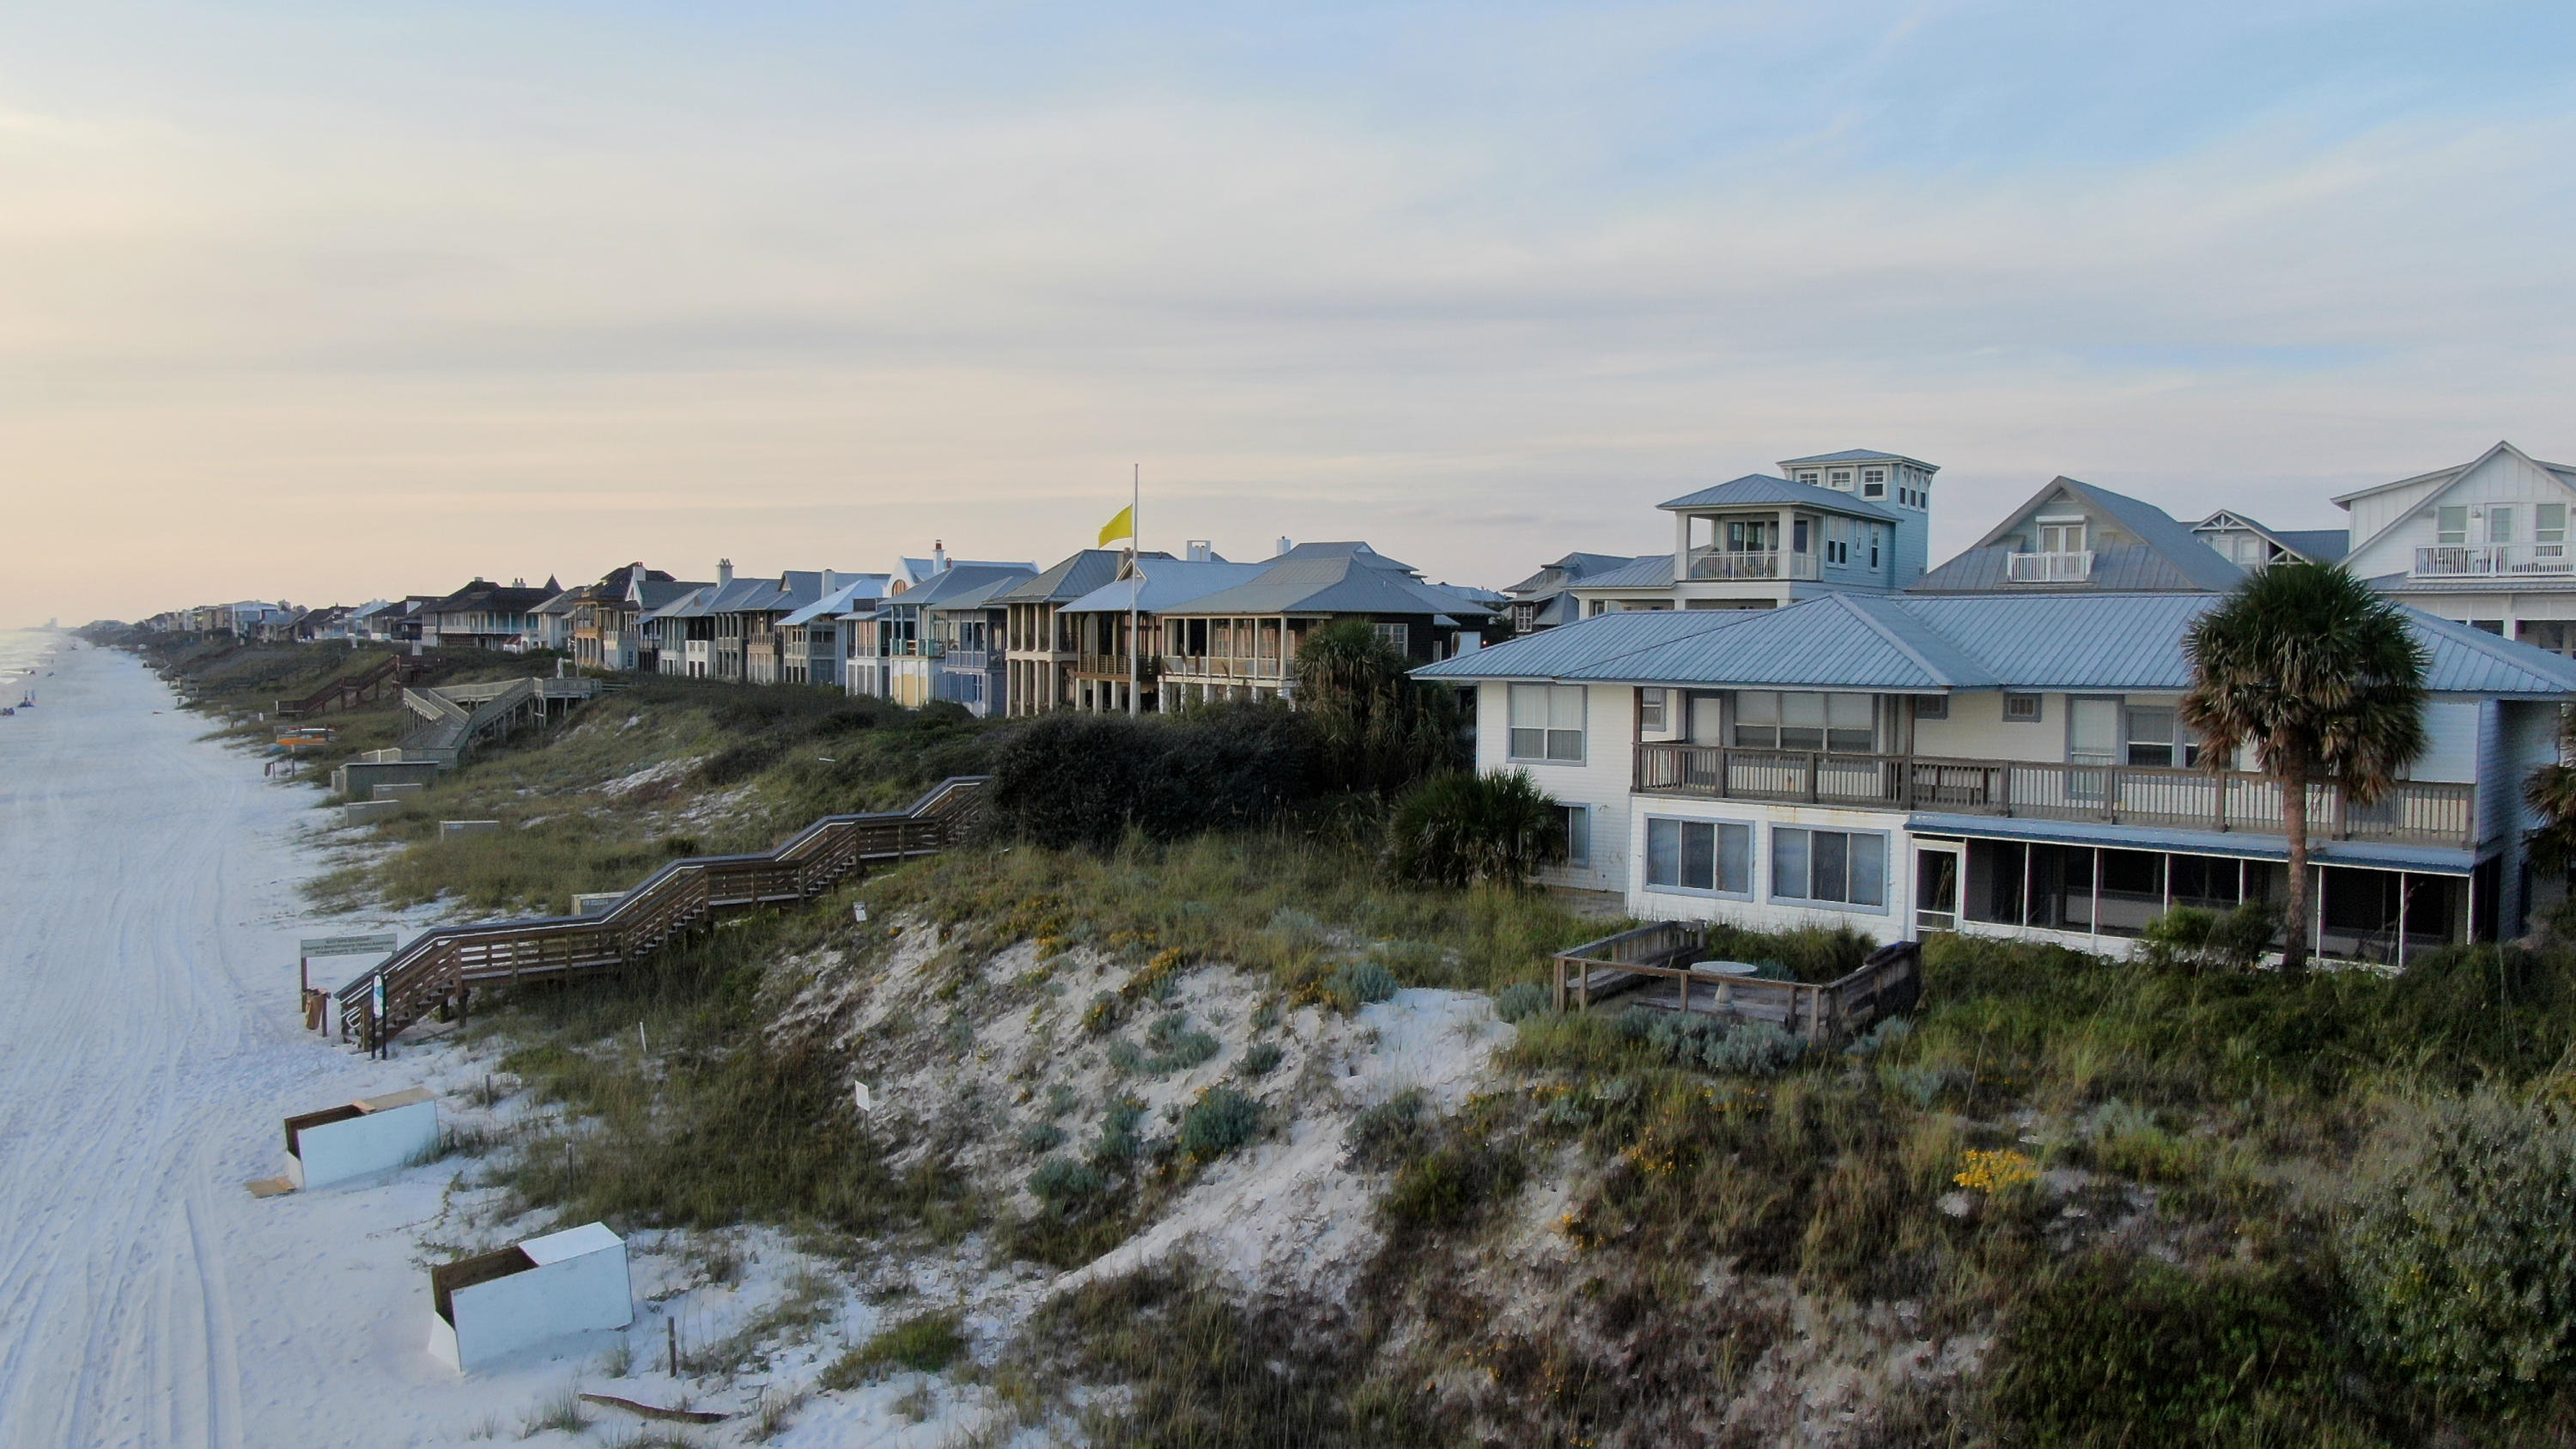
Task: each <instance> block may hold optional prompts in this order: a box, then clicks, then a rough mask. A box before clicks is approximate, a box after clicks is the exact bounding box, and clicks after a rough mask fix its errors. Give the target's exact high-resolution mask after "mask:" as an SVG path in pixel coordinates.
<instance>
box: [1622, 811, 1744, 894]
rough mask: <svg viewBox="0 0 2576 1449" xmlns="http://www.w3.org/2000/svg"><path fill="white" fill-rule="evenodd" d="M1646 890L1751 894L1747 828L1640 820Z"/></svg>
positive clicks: (1714, 822) (1710, 822)
mask: <svg viewBox="0 0 2576 1449" xmlns="http://www.w3.org/2000/svg"><path fill="white" fill-rule="evenodd" d="M1646 886H1647V888H1648V889H1650V890H1667V891H1706V892H1708V893H1710V894H1712V895H1723V896H1750V895H1752V894H1753V827H1751V826H1749V825H1736V824H1732V823H1729V822H1727V821H1723V820H1660V819H1656V818H1654V817H1652V816H1649V817H1647V820H1646Z"/></svg>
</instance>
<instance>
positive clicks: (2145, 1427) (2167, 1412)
mask: <svg viewBox="0 0 2576 1449" xmlns="http://www.w3.org/2000/svg"><path fill="white" fill-rule="evenodd" d="M2330 1313H2331V1305H2329V1304H2325V1303H2320V1302H2318V1301H2316V1295H2315V1294H2314V1293H2313V1292H2312V1291H2311V1290H2309V1289H2308V1288H2307V1287H2306V1286H2305V1285H2303V1284H2301V1283H2298V1282H2296V1281H2292V1280H2286V1279H2282V1278H2279V1277H2276V1276H2272V1275H2268V1274H2261V1273H2254V1272H2247V1271H2243V1270H2233V1269H2229V1270H2219V1271H2215V1272H2209V1273H2192V1272H2187V1271H2185V1270H2183V1269H2180V1268H2174V1267H2169V1266H2167V1265H2165V1264H2163V1263H2160V1262H2156V1261H2154V1260H2152V1259H2138V1258H2130V1257H2125V1256H2118V1255H2112V1254H2106V1253H2097V1254H2093V1255H2090V1256H2087V1257H2084V1258H2080V1259H2077V1260H2076V1261H2075V1262H2073V1263H2071V1264H2069V1265H2068V1266H2066V1267H2065V1268H2063V1269H2061V1270H2060V1271H2058V1272H2057V1273H2055V1274H2053V1275H2052V1276H2050V1277H2048V1278H2046V1279H2044V1280H2042V1281H2041V1282H2040V1283H2039V1284H2038V1285H2036V1286H2035V1287H2033V1288H2032V1289H2031V1290H2030V1291H2029V1292H2027V1293H2026V1294H2024V1295H2023V1296H2022V1297H2021V1299H2020V1300H2019V1301H2018V1302H2016V1303H2014V1304H2013V1305H2012V1306H2011V1308H2010V1309H2009V1311H2008V1312H2007V1313H2006V1315H2005V1317H2004V1321H2003V1324H2002V1327H2001V1329H2000V1330H1999V1332H1998V1334H1997V1336H1996V1339H1995V1346H1994V1350H1993V1355H1992V1357H1991V1358H1990V1359H1989V1375H1990V1376H1989V1387H1990V1394H1991V1403H1992V1405H1993V1408H1994V1410H1995V1413H1996V1416H1997V1417H1998V1418H1999V1419H2001V1420H2002V1421H2003V1422H2004V1423H2006V1424H2008V1425H2011V1426H2012V1427H2013V1428H2014V1429H2015V1430H2016V1431H2018V1432H2017V1437H2015V1438H2014V1439H2012V1440H2009V1441H2008V1442H2022V1443H2032V1444H2067V1445H2088V1446H2092V1445H2099V1446H2104V1449H2108V1446H2113V1445H2119V1446H2126V1449H2150V1446H2160V1445H2172V1446H2176V1449H2183V1446H2199V1445H2207V1444H2214V1443H2239V1442H2245V1443H2309V1442H2314V1441H2315V1437H2316V1436H2314V1435H2313V1434H2309V1433H2302V1432H2299V1430H2300V1428H2301V1427H2302V1423H2301V1421H2302V1419H2303V1417H2304V1416H2305V1415H2306V1414H2307V1413H2309V1412H2311V1411H2312V1410H2313V1408H2314V1406H2316V1405H2319V1404H2330V1402H2331V1400H2332V1398H2333V1396H2334V1368H2333V1364H2332V1360H2331V1356H2330V1351H2329V1349H2328V1348H2327V1346H2326V1345H2325V1344H2324V1343H2323V1342H2321V1341H2320V1340H2319V1339H2318V1337H2317V1336H2316V1335H2317V1330H2316V1328H2315V1327H2314V1325H2315V1324H2317V1323H2320V1322H2322V1321H2324V1320H2325V1319H2326V1318H2327V1317H2328V1316H2329V1315H2330ZM2327 1412H2332V1410H2331V1409H2329V1410H2328V1411H2327Z"/></svg>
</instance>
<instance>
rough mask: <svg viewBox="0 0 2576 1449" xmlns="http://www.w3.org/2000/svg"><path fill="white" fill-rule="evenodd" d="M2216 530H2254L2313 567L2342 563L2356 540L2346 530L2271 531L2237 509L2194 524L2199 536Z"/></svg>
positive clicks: (2194, 531) (2221, 512)
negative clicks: (2321, 564)
mask: <svg viewBox="0 0 2576 1449" xmlns="http://www.w3.org/2000/svg"><path fill="white" fill-rule="evenodd" d="M2214 528H2243V529H2250V530H2251V531H2253V532H2254V533H2257V534H2259V535H2261V536H2262V537H2264V538H2268V539H2270V540H2271V541H2272V542H2274V543H2277V544H2279V545H2280V546H2281V547H2283V548H2286V549H2288V550H2289V551H2290V552H2292V553H2295V554H2297V555H2298V556H2299V557H2301V558H2303V559H2306V560H2308V561H2309V562H2311V563H2335V562H2338V561H2340V560H2341V559H2342V558H2343V556H2344V554H2345V553H2347V552H2349V551H2350V549H2351V546H2352V536H2351V534H2350V533H2349V532H2348V531H2347V530H2344V529H2340V528H2270V527H2266V526H2265V525H2264V523H2263V521H2262V520H2261V519H2258V518H2256V517H2254V516H2253V515H2251V514H2246V513H2239V512H2237V511H2236V510H2235V509H2233V508H2222V509H2219V510H2218V511H2217V512H2215V513H2212V514H2211V515H2209V516H2208V517H2207V518H2204V519H2202V520H2201V521H2200V522H2198V523H2195V524H2193V525H2192V526H2191V531H2192V532H2193V533H2199V532H2201V531H2202V530H2204V529H2214ZM2231 562H2232V560H2231Z"/></svg>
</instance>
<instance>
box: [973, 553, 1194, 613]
mask: <svg viewBox="0 0 2576 1449" xmlns="http://www.w3.org/2000/svg"><path fill="white" fill-rule="evenodd" d="M1137 557H1138V558H1141V559H1144V560H1146V561H1147V562H1149V563H1150V562H1152V561H1154V560H1157V559H1169V558H1170V557H1171V555H1170V554H1167V553H1155V552H1150V551H1149V552H1146V553H1141V554H1138V555H1137ZM1126 559H1127V551H1126V550H1125V549H1123V548H1086V549H1084V550H1082V551H1081V552H1079V553H1077V554H1075V555H1074V556H1073V557H1071V558H1068V559H1065V560H1064V561H1062V562H1061V563H1058V564H1056V565H1055V566H1054V567H1052V568H1049V569H1046V570H1044V571H1042V572H1040V573H1039V574H1038V576H1037V577H1036V578H1033V579H1030V580H1029V581H1028V582H1027V583H1024V584H1021V585H1020V586H1019V587H1017V588H1015V589H1012V590H1011V591H1010V592H1009V593H1008V594H1005V595H1004V596H1003V597H1002V602H1004V603H1009V604H1044V603H1056V602H1061V601H1063V600H1066V599H1079V598H1081V597H1082V596H1083V595H1085V594H1087V593H1090V592H1091V591H1092V590H1094V589H1096V588H1099V587H1100V586H1101V585H1103V584H1105V583H1108V582H1109V581H1110V580H1112V579H1115V578H1116V577H1118V568H1119V565H1121V564H1122V563H1124V562H1125V561H1126Z"/></svg>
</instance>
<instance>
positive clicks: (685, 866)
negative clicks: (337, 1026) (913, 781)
mask: <svg viewBox="0 0 2576 1449" xmlns="http://www.w3.org/2000/svg"><path fill="white" fill-rule="evenodd" d="M991 780H992V777H991V776H989V775H952V776H950V777H949V778H947V779H945V780H942V781H940V782H939V783H938V784H936V785H934V786H932V787H931V788H930V789H929V790H928V791H926V792H924V793H923V794H922V796H921V798H920V799H918V800H915V801H914V802H913V803H912V804H911V805H909V806H907V807H905V808H904V809H901V810H876V811H865V812H860V813H856V814H848V815H826V816H824V817H823V818H821V819H819V820H817V821H815V822H813V823H812V824H810V825H808V826H806V827H805V828H804V829H803V830H800V831H798V832H797V833H796V834H795V835H793V836H791V837H789V838H788V840H787V841H786V842H785V843H784V844H781V845H779V846H777V847H775V848H773V849H770V850H766V851H754V852H747V853H743V854H736V855H697V856H687V857H684V858H682V859H679V860H674V861H670V862H668V863H666V864H664V865H663V866H662V867H661V868H660V869H658V870H656V871H654V872H653V873H652V874H651V875H648V876H646V877H645V878H644V879H643V880H642V881H640V882H638V883H637V884H636V885H635V886H634V887H633V888H631V889H629V890H628V891H627V892H626V894H625V895H624V896H623V897H621V898H620V899H619V900H618V902H617V903H616V904H615V905H613V906H611V907H609V908H608V909H607V910H606V911H603V912H601V913H600V914H598V915H595V916H530V917H524V918H521V919H518V920H510V921H480V922H475V923H473V924H469V925H460V926H433V927H431V928H430V929H428V930H426V931H424V932H422V933H421V934H420V935H418V936H415V937H413V938H412V940H411V941H410V943H409V944H407V945H404V946H401V947H399V948H397V949H396V950H395V951H394V953H393V954H392V955H390V956H387V957H386V958H385V959H384V960H383V961H381V962H378V963H377V964H376V965H375V966H373V967H370V968H369V969H367V970H365V971H362V972H360V973H359V974H358V975H356V976H354V977H352V978H350V979H349V980H348V981H346V982H343V983H342V984H341V986H340V988H339V990H338V991H336V992H334V993H333V1000H335V1001H336V1002H338V1004H339V1013H340V1022H341V1030H342V1033H343V1034H344V1035H350V1036H354V1035H356V1034H357V1033H359V1032H361V1031H362V1030H363V1029H364V1027H365V1025H366V1017H367V1013H368V1012H369V1011H370V1010H372V1009H373V1001H374V983H375V982H376V980H377V979H378V978H380V977H381V978H383V979H384V981H385V995H386V1000H387V1016H388V1018H389V1020H388V1022H387V1023H386V1024H384V1025H383V1027H382V1030H381V1034H380V1036H379V1040H382V1039H383V1038H385V1037H390V1036H392V1035H394V1034H396V1033H399V1032H400V1031H401V1030H402V1029H403V1028H404V1027H406V1026H409V1025H410V1024H411V1023H412V1022H413V1021H416V1020H418V1019H419V1018H418V1017H417V1016H411V1017H399V1016H397V1014H396V1013H395V1011H394V1009H393V1008H394V1004H395V1002H396V1001H397V1000H403V1001H407V1000H408V998H409V997H410V996H411V995H413V994H414V992H413V991H412V989H411V988H412V987H413V986H414V985H415V984H417V983H419V982H421V981H423V980H424V979H430V978H434V977H435V976H436V975H437V971H436V968H437V967H438V966H439V965H440V964H441V962H442V961H443V960H444V958H446V957H449V956H452V955H453V954H455V953H456V951H457V950H458V949H459V948H461V947H463V946H464V945H466V944H468V943H474V942H490V941H504V940H509V939H512V938H519V937H525V938H530V939H535V938H540V937H542V936H545V935H549V934H567V933H580V934H586V935H595V936H616V937H618V938H619V939H618V941H617V950H618V955H619V956H620V957H621V958H622V959H628V960H631V959H633V957H635V956H640V955H643V954H646V953H647V952H650V951H652V950H653V949H655V948H656V947H658V946H659V945H660V944H661V939H655V940H652V941H649V942H644V943H642V944H641V945H640V946H633V947H630V945H629V943H628V942H627V941H626V940H625V939H624V938H623V935H622V928H624V927H626V926H629V925H634V924H639V923H640V922H641V921H642V920H643V919H644V918H646V917H648V916H650V915H651V914H652V913H653V912H654V911H655V909H657V908H658V907H659V906H660V905H661V903H662V901H661V898H662V897H663V896H665V895H670V894H676V893H677V892H676V889H675V885H676V883H679V882H684V881H697V880H700V879H702V878H703V877H704V876H706V875H707V874H708V873H709V872H710V871H712V870H717V869H721V868H723V867H726V866H757V865H794V864H797V863H799V862H800V861H801V860H802V859H803V857H804V856H805V855H806V854H808V853H810V850H811V848H812V846H813V845H814V843H815V842H818V841H821V840H823V839H825V838H827V837H829V836H830V835H832V834H833V833H835V832H837V831H853V832H855V830H856V829H857V828H858V827H860V826H864V825H874V824H896V825H900V824H903V823H905V822H910V821H928V822H932V823H936V824H939V825H941V826H943V827H945V826H947V825H949V824H950V823H951V822H952V821H953V820H954V818H955V817H957V816H958V815H960V814H963V813H965V812H967V811H970V810H972V809H973V808H974V804H975V802H976V801H977V800H978V799H980V797H981V795H982V793H983V791H984V789H985V787H986V786H987V785H989V784H990V783H991ZM946 836H947V831H946V830H945V829H943V830H942V832H941V839H940V840H939V842H938V843H937V844H936V845H934V846H932V847H931V850H938V849H944V848H945V847H946V846H947V844H948V841H947V838H946ZM898 852H899V853H902V854H914V853H920V854H927V853H929V851H921V852H913V851H906V850H903V849H902V848H901V847H900V846H898ZM853 863H855V862H853ZM846 873H847V867H846V866H845V867H843V868H842V869H840V870H835V871H833V872H832V873H831V874H830V875H829V876H827V877H825V878H822V879H819V880H814V881H810V882H809V881H802V880H800V882H799V895H800V897H810V896H813V895H816V894H819V893H820V892H821V891H823V890H825V889H828V888H829V887H830V886H831V885H833V884H834V883H836V882H837V881H838V880H839V878H840V876H841V875H843V874H846ZM663 939H667V937H665V938H663ZM429 984H433V985H435V984H437V983H436V982H435V981H434V979H431V980H430V983H429Z"/></svg>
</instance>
